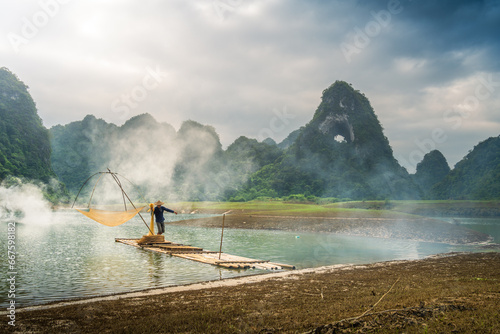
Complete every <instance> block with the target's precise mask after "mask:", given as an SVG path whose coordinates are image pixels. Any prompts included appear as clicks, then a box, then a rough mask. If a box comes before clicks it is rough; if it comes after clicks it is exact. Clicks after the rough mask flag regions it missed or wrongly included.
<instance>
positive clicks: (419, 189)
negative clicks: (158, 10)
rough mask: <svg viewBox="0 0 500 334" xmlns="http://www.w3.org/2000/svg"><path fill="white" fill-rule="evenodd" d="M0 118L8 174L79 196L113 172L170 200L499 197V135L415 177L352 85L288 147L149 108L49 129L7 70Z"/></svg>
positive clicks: (420, 168)
mask: <svg viewBox="0 0 500 334" xmlns="http://www.w3.org/2000/svg"><path fill="white" fill-rule="evenodd" d="M0 116H1V119H0V179H1V180H3V179H5V178H7V177H8V176H9V175H13V176H22V177H26V178H28V179H29V178H31V179H37V180H42V181H44V182H48V181H49V179H51V178H57V179H58V180H59V181H61V182H62V183H64V184H65V185H66V187H67V189H68V191H69V192H70V193H72V194H75V193H76V192H78V190H79V188H80V187H81V185H82V184H83V183H84V182H85V180H86V179H88V177H89V176H90V175H92V174H94V173H95V172H97V171H104V170H107V168H110V169H111V170H113V171H119V172H120V173H121V174H122V175H126V177H127V178H128V179H130V180H134V183H135V184H137V185H139V187H140V189H141V191H143V192H144V193H145V195H147V197H149V198H163V199H165V200H232V201H246V200H252V199H255V198H262V197H287V196H298V195H300V196H303V198H315V197H329V198H336V199H346V198H349V199H498V198H500V137H492V138H488V139H486V140H485V141H483V142H481V143H479V144H478V145H477V146H475V147H474V149H473V150H471V151H470V152H469V154H468V155H467V156H466V157H464V159H463V160H461V161H460V162H459V163H457V164H456V165H455V167H454V168H453V169H450V168H449V166H448V164H447V162H446V159H445V157H444V156H443V155H442V154H441V153H440V152H439V151H437V150H434V151H432V152H429V153H427V154H426V155H425V157H424V158H423V160H422V161H421V162H420V163H419V164H418V165H417V170H416V173H415V174H413V175H410V174H409V173H408V172H407V171H406V169H405V168H403V167H401V166H400V165H399V163H398V161H397V160H396V159H395V158H394V155H393V152H392V148H391V146H390V143H389V140H388V139H387V137H386V136H385V135H384V133H383V128H382V126H381V124H380V122H379V120H378V118H377V116H376V114H375V112H374V110H373V108H372V107H371V105H370V102H369V100H368V99H367V98H366V97H365V96H364V94H362V93H360V92H359V91H357V90H355V89H354V88H353V87H352V86H351V85H350V84H348V83H346V82H344V81H336V82H335V83H333V84H332V85H331V86H330V87H328V88H326V89H325V90H324V91H323V94H322V98H321V103H320V104H319V106H318V108H317V109H316V111H315V112H314V114H313V117H312V119H311V121H310V122H309V123H307V124H305V125H304V126H302V127H301V128H300V129H297V130H296V131H293V132H292V133H290V135H289V136H288V137H287V138H286V139H285V140H283V141H282V142H281V143H276V142H274V140H272V139H270V138H268V139H266V140H264V141H262V142H259V141H257V140H256V139H251V138H247V137H239V138H237V139H236V140H235V141H234V142H233V143H232V144H231V145H229V146H228V147H227V149H225V150H224V149H223V148H222V145H221V143H220V140H219V136H218V134H217V132H216V130H215V129H214V128H213V127H212V126H209V125H202V124H200V123H198V122H195V121H192V120H189V121H185V122H184V123H183V124H182V125H181V127H180V128H179V130H177V131H176V130H175V129H174V127H172V126H171V125H169V124H167V123H160V122H157V121H156V120H155V119H154V118H153V117H152V116H151V115H150V114H142V115H138V116H135V117H132V118H131V119H129V120H128V121H126V122H125V123H124V124H123V125H122V126H117V125H115V124H111V123H107V122H105V121H104V120H102V119H97V118H96V117H95V116H93V115H87V116H86V117H85V118H84V119H83V120H81V121H76V122H72V123H69V124H66V125H57V126H54V127H52V128H50V129H49V130H47V129H46V128H44V127H43V125H42V122H41V120H40V118H39V116H38V114H37V112H36V107H35V103H34V102H33V100H32V99H31V96H30V95H29V93H28V91H27V86H26V85H24V83H22V82H21V81H20V80H19V79H18V78H17V77H16V76H15V75H14V74H12V73H11V72H10V71H9V70H7V69H5V68H2V69H1V70H0Z"/></svg>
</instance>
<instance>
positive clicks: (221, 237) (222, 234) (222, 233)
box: [219, 214, 226, 260]
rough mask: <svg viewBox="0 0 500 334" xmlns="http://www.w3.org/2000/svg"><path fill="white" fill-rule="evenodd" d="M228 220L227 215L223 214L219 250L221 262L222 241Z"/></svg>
mask: <svg viewBox="0 0 500 334" xmlns="http://www.w3.org/2000/svg"><path fill="white" fill-rule="evenodd" d="M225 218H226V214H223V215H222V232H221V234H220V248H219V260H220V256H221V254H222V239H223V237H224V220H225Z"/></svg>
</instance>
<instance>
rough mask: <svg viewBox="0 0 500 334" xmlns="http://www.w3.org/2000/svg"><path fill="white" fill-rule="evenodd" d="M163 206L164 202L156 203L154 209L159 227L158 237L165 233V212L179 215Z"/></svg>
mask: <svg viewBox="0 0 500 334" xmlns="http://www.w3.org/2000/svg"><path fill="white" fill-rule="evenodd" d="M163 204H165V203H163V202H162V201H158V202H156V203H155V205H156V207H155V209H154V213H155V218H156V225H157V226H158V233H157V234H158V235H162V234H163V233H165V217H163V211H167V212H171V213H175V214H177V212H176V211H174V210H170V209H168V208H166V207H164V206H163Z"/></svg>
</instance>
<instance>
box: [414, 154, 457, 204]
mask: <svg viewBox="0 0 500 334" xmlns="http://www.w3.org/2000/svg"><path fill="white" fill-rule="evenodd" d="M449 172H450V167H449V166H448V162H446V158H445V157H444V156H443V154H442V153H441V152H439V151H438V150H433V151H431V152H429V153H427V154H426V155H425V156H424V158H423V160H422V161H421V162H419V163H418V164H417V171H416V173H415V174H414V175H413V180H414V181H415V183H416V184H417V185H418V186H419V187H420V189H421V190H422V192H423V193H424V196H425V197H426V198H428V197H432V194H431V189H432V187H433V186H434V185H436V184H437V183H439V182H441V181H442V180H443V179H444V178H445V176H446V175H448V173H449Z"/></svg>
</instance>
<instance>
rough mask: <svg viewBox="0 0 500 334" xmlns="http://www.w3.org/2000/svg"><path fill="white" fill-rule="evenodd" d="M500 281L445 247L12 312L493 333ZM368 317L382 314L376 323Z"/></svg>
mask: <svg viewBox="0 0 500 334" xmlns="http://www.w3.org/2000/svg"><path fill="white" fill-rule="evenodd" d="M499 281H500V253H498V252H486V253H444V254H437V255H431V256H428V257H426V258H424V259H417V260H395V261H384V262H376V263H372V264H361V265H349V264H343V265H333V266H324V267H317V268H308V269H300V270H295V271H290V272H277V273H269V274H261V275H251V276H245V277H239V278H229V279H224V280H217V281H210V282H202V283H195V284H189V285H181V286H172V287H165V288H158V289H149V290H143V291H136V292H130V293H125V294H117V295H111V296H104V297H91V298H85V299H80V300H73V301H62V302H56V303H51V304H45V305H37V306H32V307H26V308H22V309H17V310H16V312H19V314H18V317H16V327H15V330H16V332H18V333H23V332H46V331H50V332H53V333H59V332H85V333H101V332H128V333H135V332H142V333H157V332H169V333H177V332H179V333H181V332H182V333H200V332H204V333H227V332H229V333H240V332H246V333H262V332H265V333H289V332H299V333H304V332H308V333H309V332H310V333H313V332H314V333H328V330H330V329H331V328H333V327H332V326H341V328H342V329H343V330H344V329H345V330H347V329H348V328H350V327H345V326H352V331H351V330H349V331H346V332H356V331H357V330H358V329H359V328H365V330H366V329H367V328H371V327H373V328H375V329H378V330H380V328H383V329H384V332H388V333H397V332H401V330H402V329H404V330H405V331H407V332H408V333H416V332H421V331H422V330H423V328H424V327H425V328H427V329H428V330H429V331H430V332H451V331H454V330H458V332H467V331H468V330H471V328H472V329H475V331H476V332H492V333H496V332H495V331H491V329H493V328H497V329H498V328H500V317H498V315H499V313H498V312H499V311H498V310H499V309H500V289H499V283H498V282H499ZM379 302H380V303H379ZM377 304H378V306H377V308H376V309H375V310H373V309H374V308H375V306H374V305H377ZM368 311H370V312H369V313H366V312H368ZM375 311H376V312H375ZM364 313H366V316H364V315H363V319H361V318H360V315H362V314H364ZM2 314H5V313H2ZM371 314H379V315H377V316H376V317H375V318H376V319H375V320H374V319H372V317H373V316H371ZM353 317H354V318H355V319H356V320H352V321H351V320H349V319H351V318H353ZM384 317H388V318H387V319H385V320H384ZM401 317H403V319H406V320H404V321H403V322H401V321H400V320H401ZM443 317H444V318H445V319H446V321H442V319H443ZM472 319H480V320H481V321H473V322H472ZM348 320H349V321H348ZM360 326H361V327H360ZM394 326H396V327H394ZM423 326H424V327H423ZM471 326H472V327H471ZM7 327H8V326H7V323H6V322H4V323H0V328H3V329H7ZM393 327H394V328H396V329H395V330H394V331H392V332H391V331H389V330H386V329H390V328H393ZM488 329H489V330H488Z"/></svg>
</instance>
